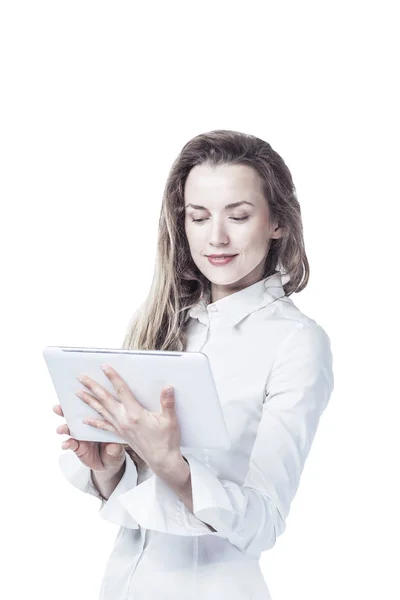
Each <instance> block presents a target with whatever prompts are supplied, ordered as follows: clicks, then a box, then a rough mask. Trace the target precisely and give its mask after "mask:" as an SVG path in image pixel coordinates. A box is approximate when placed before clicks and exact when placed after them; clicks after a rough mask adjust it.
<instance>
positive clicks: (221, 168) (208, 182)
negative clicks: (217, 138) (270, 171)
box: [184, 163, 264, 206]
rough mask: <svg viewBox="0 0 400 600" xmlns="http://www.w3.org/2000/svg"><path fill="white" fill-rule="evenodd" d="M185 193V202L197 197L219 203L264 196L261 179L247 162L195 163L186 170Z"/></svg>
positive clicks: (253, 199) (197, 198)
mask: <svg viewBox="0 0 400 600" xmlns="http://www.w3.org/2000/svg"><path fill="white" fill-rule="evenodd" d="M184 193H185V204H188V203H189V202H192V201H196V200H199V199H200V198H202V199H206V198H207V199H208V200H209V202H217V201H218V202H221V203H223V202H225V201H228V200H230V202H235V201H239V199H240V200H249V201H251V202H254V201H256V200H257V198H259V201H262V200H263V199H264V190H263V182H262V179H261V177H260V175H259V174H258V173H257V171H256V170H255V169H253V168H252V167H250V166H247V165H217V166H214V165H210V164H207V163H205V164H202V165H196V166H195V167H193V168H192V169H191V170H190V172H189V175H188V177H187V179H186V182H185V190H184ZM244 206H245V205H244Z"/></svg>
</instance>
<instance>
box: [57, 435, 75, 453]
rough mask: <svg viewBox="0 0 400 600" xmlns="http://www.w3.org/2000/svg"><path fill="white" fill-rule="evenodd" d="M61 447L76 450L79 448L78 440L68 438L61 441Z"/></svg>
mask: <svg viewBox="0 0 400 600" xmlns="http://www.w3.org/2000/svg"><path fill="white" fill-rule="evenodd" d="M61 448H62V449H63V450H73V451H74V452H75V450H77V449H78V448H79V442H78V440H75V439H74V438H69V439H68V440H66V441H65V442H64V443H63V445H62V446H61Z"/></svg>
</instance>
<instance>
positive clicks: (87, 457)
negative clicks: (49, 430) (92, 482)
mask: <svg viewBox="0 0 400 600" xmlns="http://www.w3.org/2000/svg"><path fill="white" fill-rule="evenodd" d="M53 411H54V412H55V413H56V414H57V415H59V416H60V417H63V416H64V413H63V411H62V408H61V406H60V405H59V404H56V405H55V406H53ZM57 433H60V434H67V435H70V431H69V427H68V425H67V424H66V423H65V424H64V425H60V426H59V427H57ZM62 448H63V449H64V450H69V449H71V450H73V451H74V452H75V454H76V455H77V457H78V458H79V459H80V461H81V462H82V463H83V464H84V465H86V466H87V467H90V469H92V471H96V472H105V471H107V473H109V474H110V475H111V474H112V473H114V471H115V472H116V473H117V472H118V471H119V470H120V468H121V467H122V465H123V464H124V462H125V450H124V447H123V445H122V444H115V443H111V442H89V441H82V440H76V439H75V438H69V440H67V441H65V442H64V443H63V445H62Z"/></svg>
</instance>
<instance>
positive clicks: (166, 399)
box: [161, 386, 175, 416]
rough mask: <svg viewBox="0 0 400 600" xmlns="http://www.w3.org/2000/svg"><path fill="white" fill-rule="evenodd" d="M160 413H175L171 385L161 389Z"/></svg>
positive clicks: (170, 414) (171, 414)
mask: <svg viewBox="0 0 400 600" xmlns="http://www.w3.org/2000/svg"><path fill="white" fill-rule="evenodd" d="M161 406H162V413H163V414H164V415H169V416H173V415H175V395H174V388H173V387H172V386H170V387H168V388H165V389H163V391H162V396H161Z"/></svg>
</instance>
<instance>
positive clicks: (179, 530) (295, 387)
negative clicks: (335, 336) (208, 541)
mask: <svg viewBox="0 0 400 600" xmlns="http://www.w3.org/2000/svg"><path fill="white" fill-rule="evenodd" d="M333 383H334V380H333V371H332V354H331V348H330V340H329V338H328V336H327V334H326V333H325V331H324V330H323V329H322V328H321V327H320V326H319V325H317V324H315V323H314V324H310V323H306V324H305V323H304V322H296V323H295V326H294V329H292V330H291V332H290V333H289V334H288V335H287V337H286V338H285V339H284V341H283V342H282V343H281V345H280V347H279V349H278V353H277V357H276V360H275V362H274V364H273V367H272V369H271V370H270V372H269V375H268V378H267V381H266V385H265V390H264V392H265V395H264V402H263V407H262V416H261V419H260V422H259V425H258V430H257V435H256V439H255V442H254V445H253V448H252V451H251V455H250V460H249V469H248V472H247V476H246V478H245V481H244V483H243V485H239V484H237V483H235V482H232V481H229V480H227V479H223V478H220V477H217V476H216V474H215V473H214V472H213V471H212V468H211V467H210V466H209V465H206V464H204V463H203V462H201V461H200V460H199V459H198V458H195V457H194V456H192V455H191V454H190V452H185V453H184V456H185V458H186V459H187V461H188V463H189V465H190V469H191V483H192V497H193V513H191V512H190V511H189V510H188V509H187V508H186V507H185V505H184V504H183V502H181V501H180V499H179V498H178V497H177V495H176V494H175V493H174V492H173V491H172V490H171V489H170V488H169V487H168V485H167V483H165V482H164V481H163V480H162V479H160V478H159V477H156V476H153V477H151V478H150V479H148V480H147V481H145V482H143V483H142V484H140V485H139V486H137V487H135V488H133V489H130V490H129V491H128V492H126V493H124V494H122V495H121V496H120V502H122V504H123V505H124V506H125V508H126V510H127V511H128V512H129V513H130V514H131V516H132V517H133V518H134V519H135V520H136V521H137V522H138V523H139V524H140V525H142V526H144V527H146V528H149V529H155V530H158V531H164V532H166V533H173V534H176V535H189V536H190V535H214V536H220V537H222V538H225V539H227V540H229V541H230V542H231V543H232V544H234V545H235V546H237V547H238V548H239V549H240V550H242V551H243V552H245V553H248V554H249V555H252V556H256V557H258V556H259V555H260V554H261V552H263V551H264V550H268V549H269V548H272V547H273V546H274V544H275V541H276V538H277V537H278V536H279V535H280V534H282V533H283V531H284V530H285V520H286V518H287V516H288V514H289V509H290V504H291V502H292V500H293V498H294V496H295V494H296V491H297V488H298V485H299V481H300V476H301V473H302V470H303V467H304V464H305V461H306V458H307V456H308V454H309V450H310V447H311V444H312V441H313V439H314V436H315V433H316V430H317V426H318V422H319V418H320V416H321V414H322V412H323V411H324V409H325V407H326V406H327V404H328V401H329V398H330V395H331V392H332V390H333ZM205 523H208V524H209V525H211V526H212V527H213V528H214V529H215V530H216V531H215V532H212V531H211V530H210V529H209V528H208V527H207V525H206V524H205Z"/></svg>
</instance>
